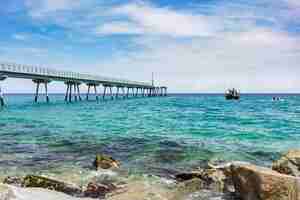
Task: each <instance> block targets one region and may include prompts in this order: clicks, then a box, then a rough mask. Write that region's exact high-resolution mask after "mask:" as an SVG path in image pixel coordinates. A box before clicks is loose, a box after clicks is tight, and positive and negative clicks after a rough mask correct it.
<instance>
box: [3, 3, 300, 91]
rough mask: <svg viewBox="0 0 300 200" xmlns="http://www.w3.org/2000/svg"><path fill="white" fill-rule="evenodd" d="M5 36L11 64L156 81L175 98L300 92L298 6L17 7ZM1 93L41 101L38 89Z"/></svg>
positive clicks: (10, 10) (24, 86)
mask: <svg viewBox="0 0 300 200" xmlns="http://www.w3.org/2000/svg"><path fill="white" fill-rule="evenodd" d="M0 26H1V29H0V61H3V62H6V61H8V62H16V63H20V64H23V63H24V64H33V65H43V66H47V67H53V68H56V69H64V70H73V71H78V72H87V73H91V74H99V75H106V76H113V77H122V78H127V79H132V80H141V81H145V80H149V81H150V79H151V72H154V73H155V78H156V83H157V84H160V85H167V86H168V87H169V88H170V91H171V92H223V91H224V90H225V89H226V88H228V87H237V88H239V89H240V90H241V91H243V92H300V78H299V75H300V1H299V0H247V1H246V0H187V1H182V0H148V1H143V0H133V1H130V0H129V1H128V0H10V1H1V4H0ZM2 85H3V87H4V88H5V91H8V92H32V91H33V84H32V82H31V81H29V80H15V79H10V80H7V81H5V82H4V83H2ZM51 85H52V87H51V91H52V92H59V91H63V88H64V87H63V84H61V83H52V84H51Z"/></svg>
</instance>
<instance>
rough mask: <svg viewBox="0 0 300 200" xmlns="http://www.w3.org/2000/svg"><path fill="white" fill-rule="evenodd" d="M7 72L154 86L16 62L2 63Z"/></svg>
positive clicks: (3, 69)
mask: <svg viewBox="0 0 300 200" xmlns="http://www.w3.org/2000/svg"><path fill="white" fill-rule="evenodd" d="M1 72H7V73H11V74H24V75H29V76H30V75H32V76H42V77H45V78H52V79H55V80H58V81H59V80H60V81H65V80H77V81H82V82H96V83H109V84H122V85H126V86H141V87H152V85H151V84H150V83H146V82H138V81H130V80H126V79H117V78H110V77H105V76H98V75H89V74H83V73H77V72H71V71H63V70H55V69H50V68H45V67H38V66H29V65H19V64H14V63H0V73H1Z"/></svg>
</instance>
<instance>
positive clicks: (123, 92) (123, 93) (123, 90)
mask: <svg viewBox="0 0 300 200" xmlns="http://www.w3.org/2000/svg"><path fill="white" fill-rule="evenodd" d="M122 97H123V99H125V98H126V96H125V88H124V87H122Z"/></svg>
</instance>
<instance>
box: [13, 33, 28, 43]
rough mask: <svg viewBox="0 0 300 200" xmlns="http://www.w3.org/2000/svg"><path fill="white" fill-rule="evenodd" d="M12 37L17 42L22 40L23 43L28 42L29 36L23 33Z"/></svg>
mask: <svg viewBox="0 0 300 200" xmlns="http://www.w3.org/2000/svg"><path fill="white" fill-rule="evenodd" d="M12 37H13V38H14V39H16V40H21V41H25V40H27V36H26V35H24V34H21V33H17V34H14V35H13V36H12Z"/></svg>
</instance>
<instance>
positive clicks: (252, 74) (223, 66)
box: [99, 27, 300, 92]
mask: <svg viewBox="0 0 300 200" xmlns="http://www.w3.org/2000/svg"><path fill="white" fill-rule="evenodd" d="M253 28H255V27H253ZM276 38H278V39H279V41H276ZM135 42H136V43H137V45H139V46H141V45H142V46H144V48H143V49H144V51H141V52H134V53H129V54H128V53H125V54H123V55H121V56H117V57H115V58H114V59H113V61H108V62H106V63H101V70H103V66H105V69H107V71H110V72H112V71H114V70H115V71H116V72H118V70H119V66H122V67H123V68H125V69H126V71H128V73H127V74H124V76H125V77H126V76H127V77H130V76H134V77H139V78H140V79H144V80H148V79H150V74H151V72H155V74H156V75H157V79H158V80H157V81H158V83H159V84H162V85H168V86H170V91H173V92H181V91H186V92H223V91H224V90H225V89H226V88H228V87H238V88H240V89H241V90H242V91H243V92H266V91H268V92H297V91H299V89H298V85H300V79H299V78H298V77H297V74H299V73H300V68H299V67H298V65H299V63H300V47H299V46H298V45H297V44H299V42H300V39H299V38H297V37H293V36H291V35H288V34H284V33H280V32H275V31H272V30H269V29H263V30H262V29H258V30H257V31H255V30H253V31H249V32H245V33H231V34H225V35H223V36H222V37H218V38H217V39H216V38H210V39H207V38H206V39H203V38H192V39H191V40H188V41H186V40H178V39H170V38H169V39H167V38H162V37H160V38H157V37H140V38H139V39H137V40H136V41H135ZM99 67H100V66H99ZM105 69H104V70H105Z"/></svg>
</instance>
